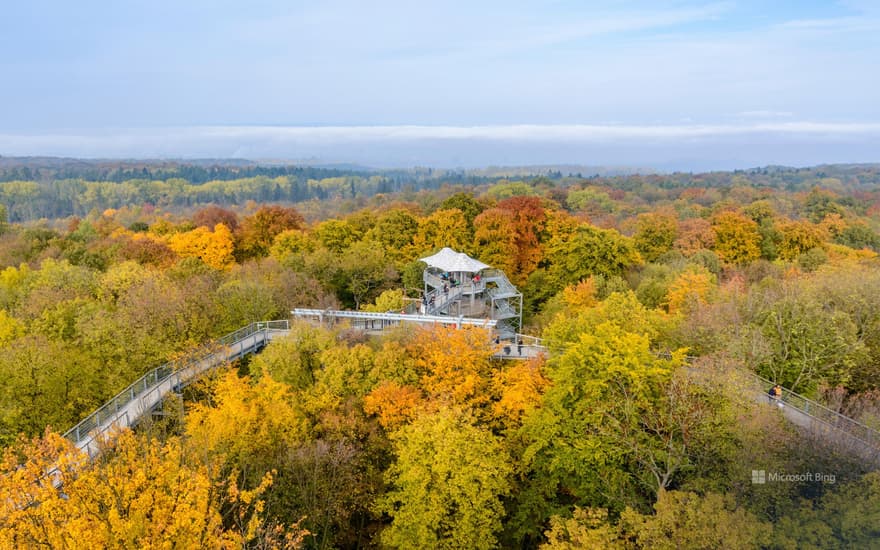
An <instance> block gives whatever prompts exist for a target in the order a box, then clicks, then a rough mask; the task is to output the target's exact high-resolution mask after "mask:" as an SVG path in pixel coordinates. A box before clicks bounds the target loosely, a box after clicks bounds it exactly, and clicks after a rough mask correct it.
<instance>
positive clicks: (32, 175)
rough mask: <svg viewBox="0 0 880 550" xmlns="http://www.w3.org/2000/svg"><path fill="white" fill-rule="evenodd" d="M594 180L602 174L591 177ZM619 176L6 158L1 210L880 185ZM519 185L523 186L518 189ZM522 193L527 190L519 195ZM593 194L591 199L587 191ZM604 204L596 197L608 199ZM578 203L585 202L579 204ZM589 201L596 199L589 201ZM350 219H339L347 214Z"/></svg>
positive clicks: (825, 169) (20, 218)
mask: <svg viewBox="0 0 880 550" xmlns="http://www.w3.org/2000/svg"><path fill="white" fill-rule="evenodd" d="M589 170H594V172H590V171H589ZM620 172H626V170H625V169H622V170H620V171H618V172H617V173H615V171H614V170H613V169H608V168H601V167H598V168H597V167H577V166H566V167H531V168H529V167H520V168H508V169H503V168H492V169H483V170H433V169H430V168H413V169H409V170H370V169H368V168H361V167H356V166H355V167H311V166H298V165H286V164H277V165H276V164H261V163H256V162H252V161H246V160H194V161H134V160H131V161H130V160H125V161H123V160H78V159H61V158H47V157H33V158H9V157H0V204H2V205H4V206H5V208H6V211H7V216H8V221H10V222H25V221H29V220H34V219H41V218H47V219H52V218H63V217H68V216H85V215H87V214H89V213H90V212H94V211H96V210H97V211H99V212H100V211H103V210H105V209H108V208H122V207H126V206H128V207H139V206H147V205H149V206H155V207H160V208H163V209H166V210H180V209H187V208H192V207H196V206H199V205H204V204H217V205H223V206H231V205H240V204H244V203H246V202H247V201H255V202H258V203H267V202H273V203H291V204H295V203H302V202H305V201H310V200H322V201H323V200H327V199H339V200H340V201H351V200H355V201H361V203H358V204H350V205H349V206H348V207H353V208H356V207H363V206H364V204H363V201H364V200H366V199H368V198H370V197H375V196H376V195H390V194H394V193H399V192H418V191H427V190H435V189H439V188H441V187H444V186H448V187H450V188H457V189H461V188H467V189H474V190H478V191H485V190H487V189H489V188H491V187H492V186H498V185H501V186H502V187H504V186H509V185H513V186H514V187H513V188H503V189H500V190H499V193H500V195H499V196H498V197H497V198H505V196H507V195H509V196H512V195H516V194H520V193H519V191H517V186H516V184H519V185H520V186H521V187H522V188H523V189H524V188H526V187H529V188H532V189H535V188H542V189H545V190H546V191H547V192H546V193H544V194H545V195H546V196H548V197H549V198H551V199H554V200H556V201H557V202H559V203H560V204H564V203H565V202H566V201H570V200H580V199H584V198H585V197H581V196H580V195H578V196H577V197H574V198H572V197H570V196H569V194H570V192H572V191H574V192H576V193H580V194H581V195H583V194H584V193H587V194H588V195H590V196H592V195H591V194H596V193H598V194H599V195H603V196H604V195H608V196H614V194H615V193H620V192H624V193H634V194H636V195H638V196H639V197H641V198H642V199H643V200H645V201H647V202H648V203H653V202H654V201H656V200H665V199H667V198H669V192H674V191H676V190H683V189H692V188H702V189H715V188H717V189H727V190H728V191H729V190H731V189H735V188H738V187H756V188H768V189H777V190H784V191H789V192H797V191H809V190H811V189H813V188H814V187H821V188H822V189H826V190H829V191H832V192H834V191H838V192H842V193H847V194H848V195H849V196H847V197H846V199H845V200H848V201H850V202H852V204H851V205H849V206H853V207H854V208H856V209H858V207H859V204H858V203H859V201H861V200H868V199H871V198H872V197H871V196H869V195H871V193H873V192H874V189H875V188H876V186H877V184H878V183H880V165H876V164H863V165H828V166H816V167H811V168H787V167H776V166H770V167H764V168H756V169H752V170H737V171H732V172H707V173H685V172H676V173H671V174H659V173H656V174H640V173H632V170H630V171H629V173H620ZM514 179H516V180H517V181H513V180H514ZM520 190H522V189H520ZM585 190H586V191H585ZM599 195H597V196H599ZM578 197H579V198H578ZM586 198H589V197H586ZM344 208H345V207H343V210H341V211H339V212H337V213H345V210H344Z"/></svg>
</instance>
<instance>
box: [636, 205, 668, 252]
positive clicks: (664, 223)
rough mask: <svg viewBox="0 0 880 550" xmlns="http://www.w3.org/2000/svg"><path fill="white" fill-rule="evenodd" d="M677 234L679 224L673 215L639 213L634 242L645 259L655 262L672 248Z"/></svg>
mask: <svg viewBox="0 0 880 550" xmlns="http://www.w3.org/2000/svg"><path fill="white" fill-rule="evenodd" d="M677 236H678V224H677V223H676V220H675V218H674V217H673V216H670V215H668V214H662V213H649V214H639V217H638V220H637V222H636V232H635V234H634V235H633V243H634V244H635V246H636V249H637V250H638V251H639V252H640V253H641V255H642V257H643V258H644V259H645V261H648V262H653V261H654V260H656V259H657V258H659V257H660V256H662V255H663V254H664V253H666V252H667V251H669V250H670V249H671V248H672V243H674V242H675V239H676V237H677Z"/></svg>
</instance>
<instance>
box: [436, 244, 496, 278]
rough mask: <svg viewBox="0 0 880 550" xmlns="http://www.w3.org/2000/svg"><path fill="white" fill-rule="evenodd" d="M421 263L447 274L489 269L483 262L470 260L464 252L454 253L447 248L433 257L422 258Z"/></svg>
mask: <svg viewBox="0 0 880 550" xmlns="http://www.w3.org/2000/svg"><path fill="white" fill-rule="evenodd" d="M422 261H423V262H425V263H426V264H428V266H430V267H436V268H437V269H442V270H443V271H447V272H463V273H478V272H480V271H482V270H484V269H487V268H488V267H489V266H488V265H486V264H484V263H483V262H481V261H479V260H475V259H473V258H471V257H470V256H468V255H467V254H465V253H464V252H456V251H455V250H452V249H451V248H448V247H446V248H444V249H443V250H441V251H440V252H438V253H436V254H434V255H433V256H428V257H427V258H422Z"/></svg>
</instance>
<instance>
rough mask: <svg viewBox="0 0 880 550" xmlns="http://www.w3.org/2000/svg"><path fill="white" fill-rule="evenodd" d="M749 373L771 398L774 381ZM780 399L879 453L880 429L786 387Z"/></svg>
mask: <svg viewBox="0 0 880 550" xmlns="http://www.w3.org/2000/svg"><path fill="white" fill-rule="evenodd" d="M748 374H749V375H751V376H752V377H753V379H754V380H755V382H756V383H757V384H758V386H759V388H760V389H761V393H762V396H763V398H764V399H767V400H770V395H769V393H768V392H769V390H770V388H771V387H773V385H774V384H773V382H771V381H770V380H767V379H766V378H763V377H761V376H758V375H757V374H755V373H753V372H748ZM780 401H782V403H784V404H785V405H786V406H789V407H792V408H794V409H796V410H797V411H799V412H800V413H802V414H804V415H807V416H809V417H810V418H811V419H813V420H814V421H817V422H821V423H822V424H823V425H825V426H827V427H829V428H832V429H834V430H837V431H840V432H843V433H845V434H847V435H848V436H849V437H851V438H853V439H855V440H856V441H859V442H861V443H863V444H864V445H866V446H869V447H873V448H874V449H876V450H877V451H878V453H880V431H877V430H875V429H874V428H871V427H870V426H867V425H865V424H862V423H861V422H859V421H857V420H853V419H852V418H850V417H848V416H846V415H843V414H840V413H839V412H837V411H835V410H832V409H829V408H828V407H826V406H825V405H822V404H821V403H817V402H816V401H813V400H812V399H810V398H808V397H804V396H803V395H800V394H797V393H794V392H793V391H790V390H788V389H786V388H782V395H781V397H780Z"/></svg>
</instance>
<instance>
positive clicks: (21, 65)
mask: <svg viewBox="0 0 880 550" xmlns="http://www.w3.org/2000/svg"><path fill="white" fill-rule="evenodd" d="M878 60H880V2H877V1H871V0H863V1H860V0H840V1H830V0H827V1H817V0H774V1H773V2H767V1H764V0H761V1H737V0H732V1H708V2H707V1H681V2H659V1H641V2H640V1H632V2H628V1H622V0H604V1H555V0H545V1H541V2H538V1H533V2H519V1H516V0H507V1H495V0H487V1H482V2H474V1H458V0H447V1H445V2H432V3H428V2H412V1H387V2H386V1H382V0H375V1H372V2H363V1H360V2H357V1H353V0H324V1H321V2H299V1H292V0H288V1H284V0H277V1H271V0H250V1H248V2H241V1H237V0H235V1H234V0H211V1H208V0H149V1H142V0H115V1H109V0H107V1H100V2H99V1H92V0H79V1H77V2H69V1H61V0H28V1H27V2H9V3H8V4H7V5H5V6H4V8H3V11H2V16H0V78H2V85H0V155H9V156H15V155H18V156H23V155H55V156H77V157H100V158H195V157H198V158H206V157H216V158H226V157H235V158H251V159H288V160H300V161H308V162H313V163H335V162H345V163H351V162H353V163H359V164H364V165H369V166H379V167H381V166H411V165H419V166H440V167H456V166H461V167H472V166H485V165H533V164H560V163H568V164H592V165H606V166H608V165H617V166H623V165H625V166H643V167H655V168H658V169H710V168H745V167H751V166H759V165H766V164H788V165H815V164H820V163H827V162H871V161H880V101H877V97H880V94H878V89H880V70H878V65H880V63H878Z"/></svg>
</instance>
